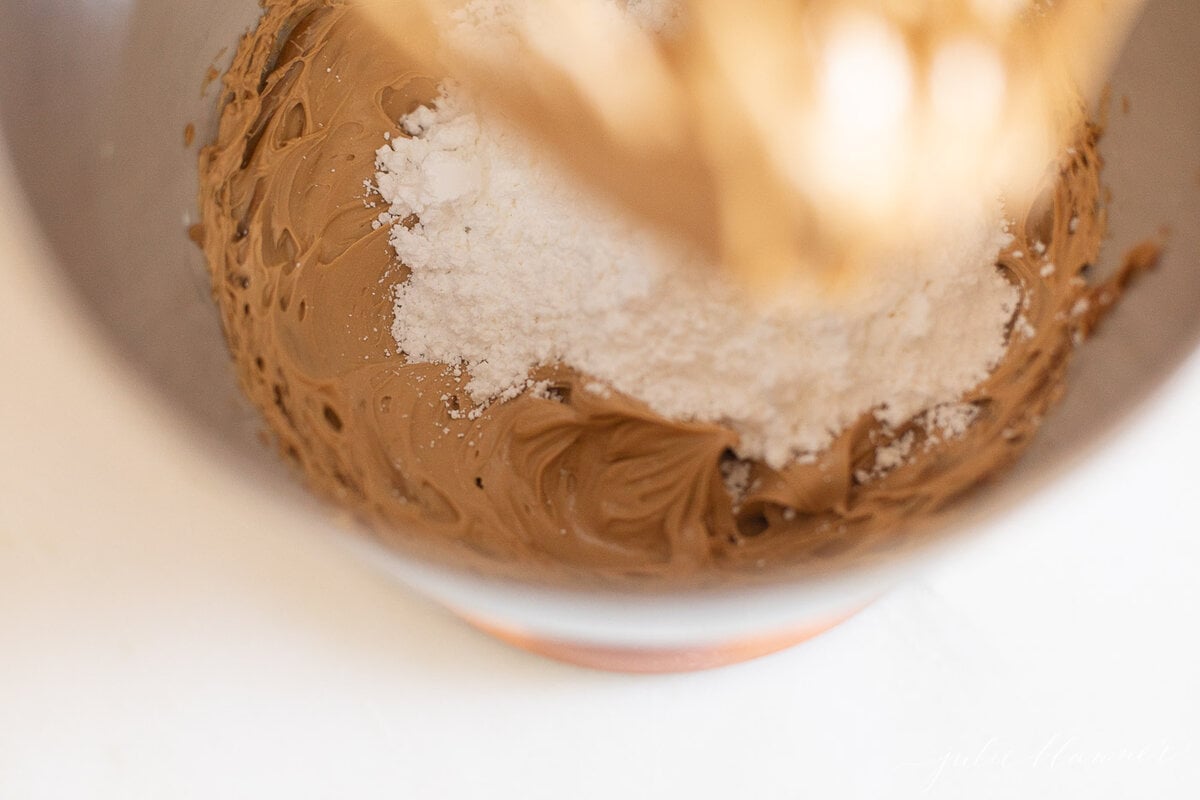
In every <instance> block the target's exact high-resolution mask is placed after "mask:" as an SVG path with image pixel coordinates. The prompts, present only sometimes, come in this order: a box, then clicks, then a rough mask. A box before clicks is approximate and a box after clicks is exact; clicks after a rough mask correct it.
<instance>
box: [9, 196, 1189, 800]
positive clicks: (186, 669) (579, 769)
mask: <svg viewBox="0 0 1200 800" xmlns="http://www.w3.org/2000/svg"><path fill="white" fill-rule="evenodd" d="M4 179H5V176H4V175H0V194H2V193H3V192H4V191H7V190H6V189H4V188H3V187H4V186H5V183H4ZM6 207H8V208H11V201H10V200H9V199H8V198H5V197H0V208H6ZM26 225H27V221H26V220H24V219H22V218H21V217H20V215H15V216H14V215H12V214H9V216H8V217H7V218H6V220H5V221H4V222H3V223H0V262H2V263H3V267H2V273H0V274H3V275H4V277H5V281H4V291H3V292H0V319H3V320H4V328H3V330H4V335H3V336H2V337H0V375H4V388H3V390H2V391H0V424H2V425H3V431H4V434H3V439H2V441H3V448H4V450H3V454H4V458H3V459H0V798H5V800H8V799H9V798H41V797H54V798H59V797H62V798H80V797H90V798H128V797H147V798H165V797H170V798H190V797H204V798H216V797H219V798H234V797H247V798H264V797H285V798H309V797H313V798H317V797H329V798H349V797H352V798H371V797H381V798H382V797H388V798H396V797H405V798H409V797H416V798H425V797H436V798H468V797H470V798H474V797H487V798H505V797H513V798H556V799H558V798H611V797H651V796H653V797H681V798H682V797H687V798H707V797H713V798H716V797H722V798H724V797H748V798H796V800H799V798H805V797H864V798H879V797H897V796H899V797H934V798H940V797H946V798H962V797H970V798H973V800H978V799H979V798H989V797H1021V798H1030V797H1047V798H1064V797H1088V798H1109V797H1114V798H1115V797H1139V798H1168V797H1196V796H1200V723H1198V722H1197V720H1198V719H1200V689H1197V681H1196V678H1195V676H1196V675H1197V674H1200V648H1198V647H1197V644H1196V640H1197V624H1196V617H1197V612H1198V611H1200V596H1198V593H1197V590H1196V581H1195V576H1196V573H1197V565H1198V564H1200V541H1198V540H1200V537H1198V536H1197V534H1198V533H1200V522H1197V513H1196V510H1195V508H1196V506H1195V505H1194V504H1195V503H1196V502H1197V499H1196V496H1197V489H1196V487H1195V481H1196V478H1197V476H1198V475H1200V470H1198V469H1197V454H1198V453H1200V426H1198V425H1197V422H1198V421H1200V420H1198V417H1197V412H1196V408H1197V406H1198V405H1200V360H1197V359H1196V358H1193V359H1192V361H1191V363H1190V364H1189V365H1188V366H1187V368H1186V369H1185V370H1184V371H1182V372H1181V373H1180V374H1178V375H1177V376H1176V378H1175V379H1174V381H1173V383H1172V385H1171V386H1170V387H1168V389H1167V390H1166V391H1165V392H1163V393H1160V394H1159V395H1158V396H1157V398H1156V399H1155V400H1154V401H1153V402H1152V403H1151V405H1150V406H1149V407H1148V408H1147V409H1145V410H1144V411H1143V412H1142V413H1141V414H1140V415H1139V416H1138V417H1137V418H1136V419H1135V420H1134V421H1132V422H1131V423H1129V424H1127V425H1125V426H1124V427H1123V428H1122V429H1121V430H1120V431H1119V432H1118V433H1117V434H1116V435H1114V436H1113V438H1112V440H1111V441H1110V442H1109V443H1108V444H1107V446H1106V448H1105V449H1104V450H1103V452H1102V453H1101V454H1100V456H1099V457H1097V458H1094V459H1092V460H1091V461H1090V462H1089V463H1087V464H1086V465H1085V466H1084V467H1083V468H1081V469H1079V470H1077V471H1075V472H1074V473H1072V474H1071V475H1069V476H1068V477H1067V478H1065V479H1064V480H1063V481H1062V482H1061V484H1060V485H1059V486H1057V487H1056V488H1055V489H1054V490H1052V491H1050V492H1047V493H1043V494H1042V495H1041V496H1039V497H1037V498H1035V500H1034V501H1033V502H1031V503H1030V504H1028V505H1026V506H1025V507H1024V508H1023V509H1021V510H1020V511H1019V512H1017V513H1016V514H1015V515H1013V516H1011V517H1009V518H1008V519H1006V520H1004V522H1003V523H1002V529H1001V530H996V531H993V532H992V533H991V534H990V535H987V536H983V537H978V538H976V539H974V540H972V542H971V543H970V544H969V545H967V546H964V547H963V548H962V549H960V550H959V551H958V552H956V553H955V554H953V555H950V556H947V557H946V558H944V559H943V560H942V561H941V562H939V563H938V564H936V565H935V566H933V567H931V568H930V569H928V570H927V571H926V572H925V574H923V576H921V577H920V578H917V579H914V580H912V581H911V582H909V583H907V584H906V585H904V586H902V587H901V588H899V589H897V590H895V591H894V592H893V593H891V594H890V595H888V596H886V597H885V598H884V599H882V600H881V601H879V602H878V603H876V604H875V605H873V606H872V607H870V608H868V609H867V610H866V611H864V612H863V613H861V614H860V615H859V616H858V617H856V618H854V619H852V620H851V621H850V622H848V623H846V624H845V625H843V626H841V627H840V628H838V629H835V630H834V631H832V632H831V633H829V634H827V635H825V636H823V637H821V638H819V639H817V640H815V641H813V642H810V643H808V644H806V645H803V646H801V647H798V648H796V649H794V650H791V651H788V652H785V653H782V654H779V655H776V656H772V657H770V658H766V659H763V660H761V661H758V662H755V663H750V664H746V665H742V666H738V667H732V668H727V669H724V670H719V671H715V672H710V673H701V674H693V675H681V676H667V677H651V678H647V677H626V676H619V675H607V674H601V673H595V672H589V671H585V670H579V669H575V668H570V667H565V666H560V665H558V664H554V663H550V662H547V661H543V660H540V659H538V658H536V657H533V656H529V655H526V654H523V653H521V652H517V651H514V650H511V649H509V648H507V647H506V646H504V645H501V644H498V643H496V642H493V641H491V640H489V639H487V638H485V637H484V636H482V635H479V634H477V633H475V632H474V631H472V630H470V629H469V628H467V627H466V626H465V625H463V624H462V623H460V622H458V621H457V620H456V619H455V618H453V617H452V616H450V615H449V614H448V613H446V612H444V611H442V610H440V609H439V608H437V607H436V606H434V605H432V604H431V603H429V602H427V601H424V600H422V599H421V598H419V597H417V596H414V595H412V594H410V593H409V592H408V591H406V590H405V589H403V588H401V587H399V586H397V585H395V584H393V583H390V582H388V581H387V580H385V579H383V578H382V577H380V575H379V574H378V573H376V572H375V571H373V570H371V569H370V568H368V567H366V566H365V565H363V564H361V563H359V562H358V561H356V560H354V559H352V558H351V557H349V556H348V555H347V553H346V551H345V550H344V549H343V548H341V547H340V546H338V545H337V544H336V543H335V542H332V541H328V540H325V539H322V538H320V537H312V536H297V535H294V532H293V531H290V530H286V529H282V527H281V525H280V524H278V523H279V520H278V519H274V518H273V517H272V516H271V513H270V510H269V509H262V508H259V507H256V506H255V505H254V504H253V503H250V502H248V499H249V498H250V497H251V495H250V494H249V492H248V491H247V490H246V489H245V488H244V487H241V486H239V484H238V482H237V476H234V475H228V474H222V472H221V471H219V470H218V469H217V468H216V466H215V462H213V461H212V460H211V459H210V458H209V456H208V454H206V453H205V452H200V451H197V450H195V449H194V448H192V447H190V446H189V445H188V444H187V442H188V440H187V439H186V438H185V437H184V436H183V434H182V432H181V430H180V428H179V424H178V421H177V420H175V419H174V418H173V417H172V416H171V414H169V413H168V411H167V410H166V409H164V408H163V407H161V405H159V404H158V403H159V401H157V400H156V399H154V398H147V397H145V396H143V395H141V394H139V393H137V392H135V391H134V386H133V384H132V380H131V378H130V377H129V376H128V374H126V373H125V371H124V369H123V368H122V367H121V366H120V365H119V364H117V363H115V362H114V360H113V358H112V356H111V355H110V354H109V353H107V352H106V351H105V350H104V349H103V345H102V344H101V343H98V342H96V341H94V339H93V338H92V336H91V334H90V333H89V332H88V331H87V330H86V329H85V328H84V327H82V324H81V323H80V322H79V321H78V320H77V319H75V318H74V317H73V316H72V315H71V313H70V305H69V302H68V301H67V300H66V299H65V296H64V295H63V294H61V293H60V292H59V291H58V290H57V289H56V288H55V287H54V286H53V285H52V283H53V282H52V281H48V280H47V279H46V277H45V276H44V275H42V274H40V273H39V271H38V268H37V266H36V265H37V263H40V262H37V261H36V260H35V256H36V255H37V254H36V253H35V252H31V251H30V247H29V243H30V240H29V237H28V235H27V230H26V227H25V226H26Z"/></svg>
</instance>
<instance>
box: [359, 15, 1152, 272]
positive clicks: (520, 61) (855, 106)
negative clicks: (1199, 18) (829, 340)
mask: <svg viewBox="0 0 1200 800" xmlns="http://www.w3.org/2000/svg"><path fill="white" fill-rule="evenodd" d="M365 2H366V5H365V7H366V8H367V9H368V11H369V12H370V13H372V14H375V15H376V16H377V17H378V18H379V23H380V25H381V26H382V27H383V28H384V29H385V30H387V31H389V33H391V34H392V37H393V38H394V40H395V42H396V43H397V45H398V46H399V47H401V48H402V49H403V50H405V51H406V54H407V55H408V56H409V57H411V58H412V59H413V60H414V61H415V63H417V64H420V65H422V68H427V69H429V70H430V71H431V72H432V73H433V74H436V75H445V76H452V77H454V78H456V79H459V80H461V81H462V82H464V83H466V84H469V85H472V86H473V87H474V88H475V89H476V90H477V91H478V92H479V95H480V97H481V99H483V100H484V101H485V102H489V103H491V104H492V105H493V107H495V108H497V109H498V110H500V111H501V112H502V113H504V114H505V115H506V116H507V117H509V118H510V119H512V120H513V121H515V122H516V123H517V124H518V125H520V126H522V127H523V128H524V129H525V130H526V131H527V133H529V134H530V135H532V136H533V137H534V138H535V139H536V140H537V141H539V142H540V143H541V144H542V145H543V146H545V147H546V148H548V149H550V150H551V151H552V152H555V153H556V154H557V155H558V156H560V157H561V159H562V160H563V161H564V162H565V163H567V164H568V165H569V166H570V167H571V168H573V169H574V170H575V171H576V172H577V173H578V174H579V175H580V176H581V177H582V178H583V179H584V180H586V181H587V182H589V183H591V184H592V185H593V186H595V187H596V188H597V189H599V190H601V191H603V192H605V193H607V194H608V195H610V196H611V197H613V198H614V199H616V200H617V201H618V202H620V203H622V204H624V205H625V206H626V207H628V208H629V209H630V210H632V211H634V212H635V213H637V214H639V215H641V216H642V217H644V218H646V219H647V220H648V221H649V222H650V223H652V224H654V225H656V226H658V227H659V228H660V229H662V230H664V231H666V232H669V233H670V234H672V235H675V236H679V237H682V238H683V239H684V240H685V241H687V242H688V243H690V244H691V245H693V246H697V247H699V248H701V249H702V250H704V251H706V253H707V254H708V255H709V256H711V258H712V260H713V262H714V263H719V264H721V265H722V266H723V267H724V268H726V269H728V270H730V271H731V272H732V273H733V274H734V275H736V276H737V277H738V278H739V279H740V280H742V281H743V282H744V283H746V284H747V285H749V286H751V287H757V288H759V289H769V290H770V291H771V292H777V291H778V290H779V289H780V288H782V287H783V286H795V287H797V288H799V289H801V290H810V291H811V290H815V291H826V290H829V289H830V288H836V287H838V286H840V285H844V283H845V282H846V281H848V280H861V279H864V278H865V279H869V277H870V270H871V269H877V268H882V267H881V266H880V265H882V264H884V263H885V262H886V254H887V253H888V252H889V250H891V249H892V248H895V247H896V246H898V245H902V243H903V242H904V241H905V240H909V241H911V239H912V238H913V237H923V238H926V239H929V238H934V239H936V237H937V235H938V230H939V220H943V219H945V217H946V215H949V214H953V213H954V211H955V209H956V208H959V207H961V205H962V204H963V203H967V204H970V205H974V206H977V205H978V204H979V202H980V198H981V197H982V196H988V197H1003V198H1005V200H1006V201H1007V202H1008V203H1009V204H1010V205H1011V206H1013V207H1019V206H1020V205H1022V204H1025V203H1028V202H1029V201H1031V200H1032V198H1033V195H1034V193H1035V192H1036V190H1037V188H1038V186H1039V184H1040V182H1041V181H1042V179H1043V177H1044V176H1045V174H1046V170H1047V166H1048V165H1049V164H1050V163H1051V162H1052V161H1053V158H1054V155H1055V153H1056V152H1057V151H1058V150H1059V149H1060V148H1061V147H1063V146H1065V143H1066V142H1065V140H1066V137H1067V136H1068V135H1070V134H1071V130H1072V128H1073V127H1074V125H1075V124H1077V123H1078V122H1079V121H1080V118H1081V116H1082V115H1083V114H1084V113H1085V112H1084V105H1083V101H1082V100H1081V98H1082V97H1086V96H1088V95H1090V94H1092V93H1094V92H1095V90H1096V89H1097V87H1098V85H1099V84H1100V83H1102V82H1103V81H1104V79H1105V76H1106V75H1107V71H1108V69H1109V67H1110V66H1111V63H1112V60H1113V57H1114V55H1115V53H1116V50H1117V48H1118V46H1119V45H1120V43H1121V42H1122V41H1123V39H1124V36H1125V34H1126V33H1127V31H1128V30H1129V28H1130V26H1131V25H1132V23H1133V21H1134V20H1135V19H1136V16H1137V12H1138V10H1139V8H1140V7H1141V5H1142V2H1143V0H758V1H757V2H753V3H747V2H744V0H657V4H658V5H661V6H663V7H664V8H665V9H667V10H666V12H665V13H664V14H663V15H662V18H661V21H662V23H663V24H661V25H651V26H647V25H645V24H644V19H645V15H644V14H642V15H640V16H641V18H642V20H643V23H642V24H639V23H638V22H637V21H635V16H634V15H631V14H627V13H624V12H623V9H622V7H621V6H623V5H630V6H632V5H635V4H638V5H643V6H644V5H645V4H646V3H647V0H624V2H616V3H614V2H612V0H535V1H534V2H530V3H528V5H527V10H526V11H525V12H524V14H523V18H522V21H521V24H520V26H519V28H518V32H517V34H516V35H515V36H514V35H513V34H512V32H511V30H509V31H507V32H506V33H505V34H504V35H498V36H497V37H496V39H495V41H494V42H490V43H489V45H488V46H487V47H486V48H480V47H479V46H478V40H477V39H475V40H472V45H471V46H469V47H468V46H466V45H465V43H464V42H461V41H457V40H456V37H455V33H454V30H455V25H454V13H455V9H456V8H457V7H459V6H461V5H462V0H365ZM650 2H654V0H650Z"/></svg>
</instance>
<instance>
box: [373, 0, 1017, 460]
mask: <svg viewBox="0 0 1200 800" xmlns="http://www.w3.org/2000/svg"><path fill="white" fill-rule="evenodd" d="M591 1H592V2H611V0H591ZM515 5H518V4H516V3H512V2H511V0H510V3H505V2H499V1H498V0H490V1H489V2H486V3H485V2H473V3H468V4H467V5H466V6H465V8H464V10H463V11H462V12H461V13H460V14H459V17H458V19H459V28H460V30H459V31H458V34H459V35H462V32H463V30H464V29H466V30H469V29H470V22H471V19H472V16H471V14H472V9H473V7H478V8H479V9H482V10H483V11H485V12H486V13H485V14H483V16H482V17H481V19H484V18H486V19H484V21H485V22H486V27H487V28H489V29H491V28H494V27H495V25H496V22H497V19H502V18H503V15H502V13H501V12H503V11H504V9H505V8H509V7H512V6H515ZM637 5H638V6H639V7H643V6H644V7H647V8H649V7H652V6H654V5H655V4H654V3H647V2H641V3H638V4H637ZM481 13H482V12H481ZM402 126H403V128H404V130H405V132H406V133H408V134H409V136H408V137H395V138H393V139H392V141H390V142H389V143H388V144H387V145H385V146H384V147H382V148H381V149H380V150H379V151H378V154H377V170H378V173H377V176H376V180H377V187H378V190H379V192H380V194H381V195H382V197H383V198H384V200H385V201H386V202H387V203H389V204H390V207H389V209H388V211H387V212H385V213H384V214H382V215H381V217H380V224H391V225H392V230H391V242H392V245H393V246H394V247H395V250H396V253H397V255H398V256H399V259H400V260H401V261H402V262H403V263H404V264H406V265H407V266H408V267H409V268H410V269H411V274H410V276H409V277H408V279H407V280H406V281H404V282H403V283H402V284H400V285H398V286H397V287H396V289H395V323H394V326H393V329H392V332H393V335H394V337H395V339H396V343H397V345H398V346H399V348H400V349H401V350H402V351H403V352H404V353H405V354H407V357H408V358H409V359H411V360H416V361H422V362H444V363H446V364H447V365H450V366H452V367H456V368H462V369H466V370H467V371H468V373H469V375H470V381H469V383H468V385H467V389H468V391H469V393H470V395H471V398H472V399H473V400H474V401H475V402H476V403H480V404H483V403H487V402H491V401H495V400H496V399H497V398H501V399H502V398H504V397H510V396H512V395H513V394H514V393H515V392H516V391H519V390H521V389H523V388H524V387H525V386H526V385H527V381H528V377H529V372H530V370H531V369H533V368H535V367H537V366H539V365H544V364H555V363H561V364H566V365H569V366H571V367H573V368H575V369H576V370H578V371H579V372H581V373H583V374H585V375H586V376H588V377H589V378H590V379H591V380H593V381H594V382H597V383H598V384H599V390H600V391H607V390H608V389H609V388H611V389H612V390H616V391H618V392H622V393H624V394H626V395H629V396H631V397H633V398H636V399H638V400H640V401H642V402H644V403H645V404H646V405H648V406H649V407H650V408H651V409H653V410H654V411H655V412H657V413H659V414H661V415H663V416H665V417H669V418H672V419H679V420H700V421H711V422H719V423H722V424H726V425H729V426H730V427H731V428H733V429H734V430H735V431H736V432H737V433H738V434H739V435H740V437H741V440H740V445H739V447H738V451H739V455H740V456H741V457H743V458H755V459H763V460H765V461H766V462H767V463H769V464H771V465H772V466H776V467H778V466H782V465H784V464H786V463H788V462H789V461H791V460H793V459H796V458H803V457H806V456H810V455H811V454H814V453H816V452H819V451H820V450H822V449H823V448H824V447H826V446H827V445H828V444H829V443H830V441H831V440H832V438H833V436H834V435H836V434H837V433H838V432H839V431H841V430H843V429H844V428H845V427H846V426H848V425H849V424H851V423H852V422H853V421H855V420H856V419H858V418H859V417H860V416H861V415H862V414H864V413H871V412H874V413H875V414H876V415H877V416H878V417H879V418H880V419H881V420H882V421H884V422H885V423H888V424H891V425H899V424H900V423H902V422H904V421H905V420H907V419H909V418H911V417H913V416H914V415H917V414H919V413H921V412H923V411H925V410H927V409H931V408H934V407H937V406H940V405H943V404H948V403H954V402H955V401H957V400H959V399H961V397H962V396H963V394H964V393H965V392H966V391H967V390H969V389H970V388H972V387H973V386H975V385H976V384H978V383H979V382H980V381H982V380H983V379H984V378H985V377H986V376H987V375H988V373H989V372H990V371H991V369H992V368H993V367H994V365H995V364H996V362H997V361H998V360H999V358H1000V357H1001V356H1002V355H1003V353H1004V350H1005V342H1006V328H1007V327H1008V325H1009V324H1010V322H1011V321H1012V319H1013V317H1014V315H1015V313H1016V312H1017V309H1018V305H1019V300H1020V296H1019V292H1018V290H1017V289H1016V288H1015V287H1014V286H1013V285H1012V284H1010V283H1009V282H1008V281H1007V280H1006V279H1005V278H1004V277H1003V276H1002V275H1000V274H999V272H998V271H997V269H996V267H995V261H996V257H997V255H998V253H999V251H1000V250H1001V248H1002V247H1004V246H1005V245H1006V244H1007V243H1008V242H1009V241H1011V239H1010V237H1009V236H1008V234H1007V233H1006V230H1005V228H1006V225H1005V222H1004V216H1003V210H1002V207H1001V205H1000V203H999V202H998V201H996V202H988V203H981V204H980V206H979V207H978V208H975V209H965V208H964V209H963V213H962V214H961V215H958V216H957V217H956V218H955V219H950V220H947V221H946V229H945V231H944V234H945V235H944V236H942V237H940V238H939V239H938V240H937V241H925V242H918V243H913V244H912V246H911V247H909V248H908V249H905V250H903V251H898V252H896V253H894V254H893V256H892V257H891V258H890V259H889V260H888V263H887V264H886V269H877V270H874V271H873V272H872V275H873V278H872V280H871V281H870V282H869V285H867V286H865V287H863V288H862V289H861V291H860V293H859V294H858V295H856V297H855V300H854V302H852V303H845V304H832V303H814V302H811V301H810V302H797V303H791V304H779V305H778V306H774V307H772V308H771V309H770V310H764V309H763V308H762V307H761V305H755V304H753V303H750V302H748V301H747V300H746V299H745V298H744V297H743V296H742V293H741V292H740V290H739V289H738V288H737V287H736V286H734V285H732V284H731V283H730V281H729V279H728V278H727V277H725V276H723V275H722V274H721V272H720V271H719V270H717V269H715V268H714V267H713V266H712V265H707V264H704V263H703V262H701V261H699V260H698V259H697V257H696V256H695V255H693V254H691V253H690V252H688V251H687V250H686V249H684V248H682V247H680V246H677V245H676V244H674V243H672V242H669V241H665V240H663V239H662V238H661V237H660V236H659V235H658V233H657V232H655V231H653V230H650V229H648V228H647V227H646V226H645V225H644V224H641V223H639V221H638V220H636V219H631V218H629V217H628V216H626V215H625V213H624V212H623V211H622V210H620V209H616V208H614V207H612V206H611V205H609V204H607V203H606V202H604V201H603V200H601V199H599V198H596V197H594V196H592V195H591V194H589V191H588V190H587V189H586V188H584V187H582V186H580V185H579V184H578V182H577V181H575V180H574V179H573V177H572V176H571V175H570V174H569V173H567V172H566V171H565V170H564V169H563V168H562V167H560V166H559V165H557V164H556V163H554V162H553V161H552V160H551V158H550V157H549V156H546V155H543V154H542V153H541V152H540V151H539V150H538V149H537V148H536V146H535V145H534V144H532V143H530V142H529V141H528V140H527V139H525V138H524V137H523V136H522V135H520V134H519V133H518V132H517V131H515V130H514V129H513V128H511V127H509V126H508V125H506V124H505V123H504V122H503V120H499V119H496V118H494V117H492V116H488V115H487V114H486V113H484V112H483V111H481V110H480V109H478V108H476V107H475V104H474V103H472V102H471V99H470V97H469V95H468V94H467V93H466V92H465V91H463V90H462V89H460V88H457V87H455V86H452V85H451V86H447V87H446V89H445V91H444V92H443V94H442V96H441V97H440V98H439V99H438V101H437V102H436V104H435V105H434V107H432V108H420V109H418V110H417V111H415V112H413V113H412V114H410V115H409V116H408V117H406V118H405V119H404V120H402ZM414 215H415V218H416V219H417V220H418V221H417V222H416V223H415V224H412V222H411V217H413V216H414ZM401 220H408V221H409V224H410V225H411V227H409V226H408V225H402V224H399V221H401ZM956 422H957V420H955V421H947V423H946V424H945V425H944V426H943V427H945V428H947V430H948V429H949V428H951V427H955V424H954V423H956Z"/></svg>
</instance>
